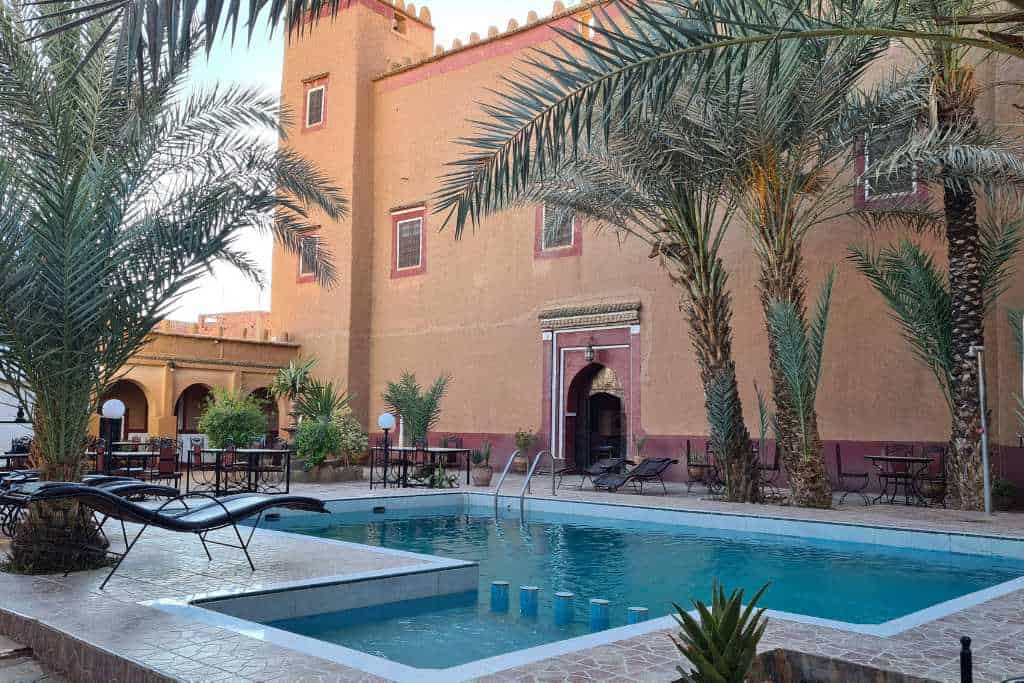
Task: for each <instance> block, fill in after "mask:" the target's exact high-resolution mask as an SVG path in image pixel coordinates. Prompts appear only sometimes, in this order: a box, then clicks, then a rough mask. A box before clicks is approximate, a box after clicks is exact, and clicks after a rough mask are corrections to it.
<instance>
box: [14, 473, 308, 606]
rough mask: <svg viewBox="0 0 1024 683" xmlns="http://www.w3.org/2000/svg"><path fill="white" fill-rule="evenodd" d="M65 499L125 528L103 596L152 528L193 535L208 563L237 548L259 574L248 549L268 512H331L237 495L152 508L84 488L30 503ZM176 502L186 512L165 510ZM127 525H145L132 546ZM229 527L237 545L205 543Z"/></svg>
mask: <svg viewBox="0 0 1024 683" xmlns="http://www.w3.org/2000/svg"><path fill="white" fill-rule="evenodd" d="M190 498H204V499H206V500H208V501H210V502H208V503H207V504H206V505H201V506H199V507H192V508H189V507H188V505H187V502H186V501H187V500H188V499H190ZM66 499H72V500H77V501H78V502H79V503H81V504H82V505H84V506H86V507H88V508H91V509H92V510H94V511H96V512H97V513H99V514H101V515H105V516H106V517H107V518H110V519H116V520H118V521H119V522H121V531H122V533H123V535H124V542H125V550H124V552H123V553H118V552H114V551H110V550H109V549H107V551H108V552H110V553H111V554H112V555H115V556H116V557H117V562H116V563H115V564H114V567H113V568H112V569H111V570H110V573H109V574H108V575H107V578H105V579H104V580H103V583H101V584H100V590H103V588H104V587H105V586H106V585H107V582H108V581H110V578H111V577H112V576H113V575H114V572H116V571H117V570H118V568H119V567H120V566H121V563H122V562H123V561H124V558H125V557H127V556H128V553H130V552H131V551H132V548H134V547H135V544H136V543H137V542H138V540H139V538H140V537H141V536H142V534H143V532H145V531H146V529H147V528H149V527H151V526H154V527H157V528H159V529H164V530H166V531H176V532H179V533H193V534H195V535H196V536H198V537H199V541H200V542H201V543H202V544H203V550H204V551H206V557H207V559H210V560H212V559H213V557H212V556H211V555H210V549H209V547H208V544H210V543H212V544H214V545H222V546H226V547H228V548H238V549H239V550H241V551H242V552H243V553H245V559H246V560H248V562H249V567H250V568H251V569H252V570H253V571H256V565H254V564H253V562H252V557H250V556H249V544H250V543H251V542H252V538H253V535H255V533H256V528H257V527H258V526H259V524H260V521H261V520H262V518H263V513H264V512H266V511H267V510H269V509H271V508H288V509H291V510H304V511H306V512H321V513H326V512H327V509H326V508H325V507H324V503H323V501H322V500H318V499H316V498H308V497H305V496H272V495H266V494H259V493H239V494H236V495H233V496H225V497H223V498H215V497H213V496H211V495H209V494H206V493H199V492H193V493H187V494H185V495H179V496H177V497H175V498H172V499H170V500H168V501H167V502H166V503H164V504H163V505H161V506H160V507H159V508H150V507H145V506H142V505H139V504H137V503H133V502H131V501H129V500H126V499H125V498H122V497H121V496H119V495H117V494H115V493H111V492H110V491H108V490H105V489H103V488H101V487H96V486H84V485H82V484H61V485H52V486H45V487H42V488H40V489H39V490H38V491H37V492H36V493H34V494H33V495H32V496H31V497H30V498H29V502H32V503H34V502H40V501H49V500H66ZM174 502H178V503H181V504H182V505H183V506H184V507H182V508H176V509H171V510H167V506H168V505H170V504H172V503H174ZM254 516H255V517H256V522H255V523H254V524H253V526H252V530H251V531H250V532H249V536H248V537H247V538H243V537H242V533H241V532H240V531H239V530H238V522H240V521H242V520H243V519H247V518H249V517H254ZM125 522H131V523H134V524H141V525H142V528H141V529H140V530H139V532H138V533H137V534H135V537H134V538H132V539H131V540H130V541H129V539H128V531H127V529H126V528H125ZM228 527H231V529H232V530H233V531H234V532H235V536H236V537H237V538H238V545H234V544H232V543H225V542H223V541H213V540H210V539H209V538H207V534H209V533H210V532H211V531H216V530H218V529H226V528H228Z"/></svg>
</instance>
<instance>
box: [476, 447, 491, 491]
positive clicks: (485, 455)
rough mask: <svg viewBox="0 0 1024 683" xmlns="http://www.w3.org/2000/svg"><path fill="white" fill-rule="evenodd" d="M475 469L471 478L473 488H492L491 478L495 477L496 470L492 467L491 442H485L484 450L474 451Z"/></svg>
mask: <svg viewBox="0 0 1024 683" xmlns="http://www.w3.org/2000/svg"><path fill="white" fill-rule="evenodd" d="M471 457H472V460H473V469H472V470H471V471H470V477H471V478H472V480H473V486H490V485H491V477H493V476H494V468H493V467H491V442H490V441H485V442H484V445H483V447H482V448H479V449H477V450H475V451H473V454H472V456H471Z"/></svg>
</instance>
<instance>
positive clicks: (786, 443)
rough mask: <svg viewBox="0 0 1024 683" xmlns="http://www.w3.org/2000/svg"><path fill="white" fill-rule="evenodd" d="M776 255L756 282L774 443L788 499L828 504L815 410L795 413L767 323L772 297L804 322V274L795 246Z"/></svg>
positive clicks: (829, 492) (829, 490)
mask: <svg viewBox="0 0 1024 683" xmlns="http://www.w3.org/2000/svg"><path fill="white" fill-rule="evenodd" d="M777 256H778V258H775V259H772V261H773V262H772V263H768V262H763V263H762V264H761V282H760V289H761V305H762V307H763V309H764V316H765V326H766V328H767V330H768V356H769V357H768V361H769V366H770V368H771V373H772V398H773V401H774V403H775V420H776V425H777V432H778V433H777V437H778V443H777V444H776V448H778V449H780V450H779V455H780V456H781V459H782V462H783V464H784V465H785V466H786V474H787V476H788V477H789V488H790V495H791V496H792V499H793V502H794V503H796V504H797V505H799V506H801V507H814V508H830V507H832V484H831V482H830V481H829V478H828V472H827V470H826V469H825V461H824V459H823V458H822V447H821V437H820V435H819V434H818V415H817V411H815V410H814V408H813V407H812V408H810V409H809V414H807V415H803V416H801V415H800V414H799V410H798V408H797V406H796V405H794V402H793V397H792V396H791V395H790V391H789V384H788V383H787V382H786V379H785V376H784V375H783V371H782V367H781V366H780V363H779V356H778V348H777V345H776V339H775V335H773V334H772V331H771V326H770V325H769V324H768V317H769V310H770V307H771V305H772V302H775V301H785V302H790V303H792V304H793V306H794V309H795V310H796V311H797V312H798V315H799V316H800V320H801V322H802V323H804V324H805V325H806V316H807V310H806V304H805V289H806V286H807V282H806V280H805V278H804V276H803V258H802V256H801V254H800V248H799V246H797V245H793V246H791V247H790V249H789V250H788V251H787V252H785V253H780V254H778V255H777ZM801 418H802V419H801ZM801 423H803V424H805V425H806V438H804V436H803V435H802V434H801V428H800V425H801Z"/></svg>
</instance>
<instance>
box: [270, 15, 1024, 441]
mask: <svg viewBox="0 0 1024 683" xmlns="http://www.w3.org/2000/svg"><path fill="white" fill-rule="evenodd" d="M359 16H360V19H359V20H358V21H357V20H355V19H352V18H351V17H352V15H344V14H343V15H342V17H340V18H339V20H338V22H337V24H336V25H335V26H333V27H331V28H329V29H323V28H321V29H318V32H317V33H314V34H313V36H314V37H313V38H312V39H307V42H306V43H303V44H300V45H298V46H296V47H290V48H289V49H288V51H287V53H286V66H285V76H284V81H283V88H284V92H285V98H286V101H289V102H294V101H296V97H297V92H298V90H297V89H298V88H299V87H300V85H299V84H300V81H301V78H302V76H303V75H306V74H311V73H314V72H319V71H323V70H324V68H323V67H322V66H321V64H323V63H324V62H323V61H322V60H321V57H320V56H319V55H320V54H321V53H327V52H328V51H327V50H320V51H317V50H314V49H311V47H310V44H309V42H310V41H313V42H315V44H316V45H320V46H332V50H333V51H334V52H333V54H336V57H335V60H336V61H339V60H340V61H344V60H345V58H346V56H347V55H349V54H350V52H351V50H353V49H356V48H354V47H353V43H354V42H355V41H356V39H355V38H354V37H353V36H354V35H356V34H352V33H348V34H346V31H349V30H351V27H354V26H360V27H362V28H363V29H364V30H365V33H363V34H358V35H359V36H360V37H359V38H358V41H359V45H360V46H364V49H365V46H369V45H371V44H372V43H371V39H370V38H366V37H364V36H367V35H369V36H373V35H377V34H376V33H374V31H373V30H371V29H372V27H373V26H374V25H375V22H377V18H376V17H374V16H372V15H371V14H369V13H367V12H365V11H363V12H362V14H361V15H359ZM346 22H347V23H346ZM378 23H379V22H378ZM547 30H548V29H546V28H545V27H543V26H541V27H537V28H534V29H532V31H547ZM530 32H531V31H527V32H525V33H527V34H529V33H530ZM517 35H518V36H522V35H523V33H520V34H517ZM346 36H347V37H346ZM502 40H503V39H501V38H499V39H498V40H497V41H493V42H490V43H485V44H482V45H479V46H476V47H474V48H470V49H469V50H465V51H462V52H457V53H455V54H453V55H451V56H448V57H442V58H440V59H439V60H438V61H437V62H436V63H431V64H427V65H424V66H421V67H416V68H413V69H412V70H409V71H406V72H404V73H401V74H397V75H395V76H391V77H387V78H383V79H381V80H378V81H377V82H375V83H374V85H373V98H372V105H371V109H372V117H371V118H370V119H369V121H370V122H371V123H370V124H369V125H366V119H359V121H360V123H361V124H362V127H360V128H359V129H358V130H359V131H360V134H361V137H360V139H362V140H367V139H369V140H372V143H373V145H372V149H370V150H364V152H365V155H364V156H361V157H358V158H359V159H360V160H361V161H362V162H363V163H360V164H359V165H358V166H352V165H349V166H347V167H346V166H345V165H344V162H343V161H342V160H343V159H348V158H350V157H349V155H350V154H352V151H351V149H350V148H351V146H352V143H351V137H350V135H349V131H350V129H349V128H347V127H344V128H341V129H336V128H334V127H333V126H331V127H329V129H328V130H325V131H323V132H322V133H320V134H319V137H318V138H317V143H316V144H308V141H307V139H304V138H299V140H298V142H297V143H296V147H297V148H300V149H301V150H303V151H304V153H307V154H309V155H310V156H312V157H313V158H314V159H317V160H318V161H320V162H321V163H322V164H324V165H325V166H330V168H331V170H332V171H333V172H335V173H337V174H338V176H339V179H340V180H341V182H342V183H343V184H346V187H353V185H351V182H352V181H355V182H356V183H357V185H356V186H355V188H356V189H355V198H356V201H357V209H356V212H355V215H354V220H353V221H352V222H345V223H343V224H342V225H336V226H335V225H332V226H330V227H329V231H330V239H331V240H332V247H333V248H335V249H336V251H337V252H338V253H340V254H342V255H343V256H344V257H345V258H350V259H351V263H353V264H355V265H357V267H356V268H354V269H353V270H352V271H351V272H350V273H346V272H343V278H349V277H351V278H352V280H353V281H358V282H359V287H360V290H359V292H360V294H364V295H365V294H367V293H369V295H370V296H369V301H371V302H372V303H371V307H370V310H369V311H368V312H366V311H363V316H364V317H361V318H360V319H359V320H358V321H357V322H356V324H352V311H353V307H352V305H351V300H352V297H353V291H354V285H353V286H350V285H343V286H342V287H341V288H339V290H335V291H332V292H330V293H324V292H320V291H317V290H315V289H313V288H302V287H295V286H294V285H293V284H292V280H291V278H290V277H289V275H288V273H289V272H294V269H295V262H294V259H293V258H291V257H286V256H283V255H282V253H281V252H280V250H278V251H277V252H276V253H275V273H281V275H280V276H279V277H275V282H274V304H273V311H274V313H273V315H274V320H275V324H278V323H277V321H278V320H280V321H282V322H281V323H280V324H283V325H284V326H286V327H287V328H288V329H290V330H294V331H295V335H296V339H297V340H298V341H299V342H301V343H302V345H303V348H302V352H303V354H305V355H316V356H318V357H320V358H321V359H322V367H324V368H325V369H328V370H329V371H330V372H331V374H333V375H335V376H338V377H346V376H347V377H349V378H350V386H351V388H352V389H353V390H355V391H357V392H359V393H360V394H362V395H364V396H368V397H369V403H368V405H367V406H366V408H368V411H367V412H368V414H369V415H375V414H376V413H377V412H379V411H381V410H383V405H382V402H381V401H380V398H379V396H380V393H381V391H382V390H383V388H384V386H385V382H386V381H387V380H389V379H394V378H396V377H397V376H398V374H399V373H400V372H401V370H403V369H410V370H414V371H416V372H417V374H418V375H419V377H420V379H421V380H422V381H424V382H427V381H429V380H430V379H432V378H433V377H434V376H435V375H436V374H437V373H439V372H441V371H450V372H452V373H453V375H454V378H455V379H454V383H453V384H452V386H451V390H450V394H449V397H448V398H447V399H446V402H445V406H446V407H445V411H444V415H443V419H442V424H441V425H440V428H439V429H440V430H441V431H459V432H479V433H509V432H512V431H514V430H516V429H519V428H522V427H524V426H532V427H537V426H539V425H540V422H541V414H540V413H541V397H542V391H543V388H542V387H541V379H542V378H541V373H542V370H541V335H540V329H539V326H538V323H537V320H536V316H537V313H538V312H539V311H540V310H542V309H544V308H549V307H551V306H557V305H567V304H572V303H578V302H588V303H589V302H602V301H621V300H630V299H639V300H640V301H641V302H642V305H643V310H642V312H641V319H642V325H641V345H642V366H641V367H642V396H641V402H642V415H643V424H642V426H643V429H644V431H646V432H648V433H651V434H656V435H685V434H704V433H706V431H707V428H706V424H705V418H704V406H703V394H702V391H701V388H700V385H699V379H698V374H697V368H696V366H695V363H694V360H693V353H692V351H691V347H690V341H689V338H688V331H687V327H686V325H685V324H684V321H683V320H682V317H681V315H680V313H679V311H678V304H679V295H678V292H677V290H675V289H674V288H673V287H672V286H671V285H670V283H669V281H668V279H667V277H666V276H665V274H664V273H663V272H661V271H660V270H659V268H658V267H657V265H656V264H655V263H654V262H652V261H650V260H649V259H648V258H647V253H646V250H645V249H643V248H642V247H641V246H640V245H638V244H636V243H633V242H626V243H625V244H622V245H620V244H618V243H617V242H616V240H615V239H614V237H612V236H610V235H596V234H594V232H592V231H589V230H587V231H585V233H584V236H583V253H582V255H581V256H579V257H569V258H558V259H536V258H535V257H534V212H533V210H532V209H524V210H519V211H512V212H508V213H506V214H503V215H501V216H497V217H494V218H491V219H489V220H487V221H486V223H485V224H484V225H483V226H482V227H480V228H478V229H477V231H476V232H475V234H467V236H466V237H465V238H464V239H463V240H462V241H461V242H456V241H455V240H454V237H453V234H452V231H451V230H450V229H448V230H444V231H441V232H438V231H439V229H440V227H441V226H440V223H441V221H440V218H439V217H437V216H431V215H430V214H429V213H428V216H427V219H426V228H425V232H426V240H427V246H426V262H427V268H426V273H424V274H423V275H420V276H415V277H408V278H400V279H392V277H391V259H392V257H393V256H392V236H391V231H392V222H391V218H390V215H389V213H390V211H391V210H392V209H393V208H395V207H398V206H407V205H411V204H416V203H420V202H424V201H429V199H430V197H431V195H432V194H433V192H434V191H435V190H436V189H437V187H438V178H439V177H440V176H441V175H442V174H443V173H444V172H445V168H444V164H445V162H447V161H451V160H454V159H457V158H458V157H459V155H460V152H461V150H460V149H459V148H458V147H457V146H456V145H455V144H453V143H452V142H451V141H452V140H453V139H455V138H457V137H458V136H460V135H465V134H468V133H470V132H471V127H470V125H469V124H468V123H466V120H467V118H470V117H473V116H475V115H477V112H478V107H477V106H476V104H475V102H476V101H477V100H478V99H480V98H481V97H485V96H486V95H485V88H487V87H494V88H497V87H500V77H501V76H502V75H503V74H507V73H509V72H510V70H511V69H512V68H514V67H516V66H517V64H518V58H519V57H521V56H522V52H518V53H512V54H502V48H501V47H500V43H501V41H502ZM474 50H476V51H479V54H480V55H486V57H485V58H483V59H480V60H479V61H474V60H473V59H472V58H467V55H469V54H472V53H473V51H474ZM438 65H441V67H442V68H437V66H438ZM417 74H419V76H417ZM420 76H422V77H420ZM332 82H333V77H332ZM344 96H345V95H343V94H341V93H339V92H338V88H335V89H334V90H333V92H332V95H331V97H332V102H335V103H336V102H338V100H339V98H341V97H344ZM348 97H354V96H353V95H351V94H350V95H348ZM358 101H359V102H363V100H361V99H360V100H358ZM342 102H343V106H345V104H344V103H345V102H348V100H342ZM355 102H356V100H355V99H353V106H356V104H355ZM356 109H357V110H360V111H361V109H360V108H359V106H356ZM311 139H312V136H310V138H309V140H311ZM353 168H355V169H357V171H356V172H353ZM353 232H354V233H355V234H356V237H357V239H358V240H360V241H359V242H357V243H356V244H354V245H353V243H352V242H351V241H350V237H349V235H351V234H352V233H353ZM367 233H369V234H370V235H371V236H372V237H368V235H367ZM899 237H901V235H899V234H885V235H879V236H877V237H875V238H870V237H869V236H868V235H867V234H866V233H865V232H864V230H863V228H862V227H861V226H860V225H859V224H856V223H854V222H852V221H849V220H837V221H835V222H833V223H832V224H829V225H826V226H822V227H819V228H818V229H817V230H816V232H815V233H814V234H813V235H811V236H810V237H809V238H808V240H807V243H806V257H807V263H806V266H807V275H808V280H809V285H810V286H809V291H810V292H811V293H812V297H813V296H815V295H816V294H817V291H818V289H819V287H820V284H821V282H822V280H823V278H824V276H825V274H826V273H827V271H828V270H829V269H830V268H831V267H832V266H833V265H837V266H838V268H839V280H838V283H837V287H836V290H835V295H834V299H833V309H832V317H831V325H830V330H829V337H828V348H827V351H826V359H825V368H824V373H823V383H822V388H821V390H820V399H819V411H820V423H821V430H822V435H823V437H824V438H826V439H830V440H832V439H835V440H858V441H868V440H934V441H942V440H944V439H945V438H946V436H947V435H948V422H949V420H948V415H947V411H946V408H945V405H944V403H943V401H942V399H941V396H940V393H939V391H938V389H937V387H936V384H935V381H934V379H933V378H932V376H931V375H930V374H929V371H928V370H927V369H925V368H923V367H922V366H921V365H920V364H919V363H918V362H917V361H916V360H915V358H914V357H913V355H912V353H911V352H910V350H909V348H908V347H907V345H906V344H905V343H904V342H903V340H902V339H901V338H900V335H899V329H898V326H897V324H896V323H895V322H894V321H892V320H891V319H890V317H889V315H888V313H887V311H886V309H885V308H884V306H883V304H882V302H881V300H880V298H879V296H878V295H877V294H876V293H875V292H874V291H873V290H872V289H871V288H870V287H869V286H868V284H867V282H866V281H865V279H864V278H863V277H861V276H860V275H859V274H857V273H856V272H855V271H854V270H853V268H852V267H851V266H850V265H849V264H848V263H847V261H846V255H847V251H846V250H847V246H848V245H850V244H852V243H856V242H863V241H865V240H869V239H874V243H875V244H876V245H880V244H883V243H885V242H887V241H890V240H895V239H898V238H899ZM922 239H924V240H925V241H926V242H927V243H929V244H930V247H931V249H932V250H933V251H934V252H936V253H939V254H941V251H942V248H941V243H939V242H937V241H934V240H931V241H930V238H928V237H924V238H922ZM367 245H369V247H370V251H362V249H364V248H366V247H367ZM349 250H351V252H350V251H349ZM724 257H725V259H726V261H727V264H728V265H729V268H730V273H731V275H730V284H731V290H732V293H733V301H734V329H735V338H736V344H735V349H734V351H735V356H736V360H737V365H738V372H739V378H740V384H741V388H742V392H743V400H744V404H745V408H746V414H747V417H748V420H749V421H750V423H751V427H752V428H753V429H755V430H756V425H755V423H756V400H755V396H754V389H753V386H754V382H755V381H757V382H759V383H760V385H761V386H762V387H765V388H767V387H768V386H769V384H770V382H769V375H768V367H767V347H766V340H765V331H764V323H763V315H762V311H761V306H760V302H759V297H758V291H757V287H756V281H757V275H758V269H757V264H756V260H755V257H754V254H753V252H752V250H751V247H750V243H749V239H748V237H747V235H746V233H745V229H744V227H743V226H742V225H737V226H736V228H735V229H734V230H733V231H732V234H731V236H730V238H729V240H728V243H727V244H726V246H725V254H724ZM940 260H941V256H940ZM367 282H369V283H372V287H369V286H367ZM1022 295H1024V286H1022V285H1021V284H1020V279H1019V278H1018V280H1017V281H1016V282H1015V283H1014V285H1013V287H1012V288H1011V291H1010V292H1009V293H1008V296H1007V298H1006V301H1007V302H1009V301H1014V300H1017V301H1020V302H1022V303H1024V296H1022ZM997 318H998V319H997ZM1004 318H1005V311H1001V312H998V313H997V314H994V316H993V321H992V327H994V328H996V330H997V331H996V334H995V336H991V335H990V336H991V341H990V347H992V356H993V358H992V362H993V365H994V366H995V365H996V364H997V363H998V367H993V368H992V370H991V373H992V374H993V375H998V376H999V377H1000V378H1002V377H1004V376H1005V375H1006V371H1005V370H1004V369H1003V368H1005V367H1006V353H1005V347H1006V346H1007V339H1006V337H1007V333H1006V331H1005V323H1003V322H1002V320H1003V319H1004ZM346 321H348V322H346ZM367 321H369V328H368V329H369V335H368V336H367V335H366V334H365V330H366V329H367V327H366V324H367ZM348 325H352V329H354V330H356V331H357V341H355V342H353V340H352V339H350V338H348V332H347V330H348V329H349V327H348ZM356 348H358V351H359V353H358V354H356V353H354V349H356ZM356 358H358V359H359V360H360V361H363V360H364V359H368V364H367V365H366V368H367V371H365V372H363V371H362V370H361V369H358V370H357V369H356V368H354V367H353V364H354V360H353V359H356ZM1013 372H1016V370H1014V371H1013ZM1007 393H1008V392H1007V389H1006V387H1005V382H1004V383H1003V385H1002V386H1000V387H999V394H1000V397H999V399H998V401H997V402H994V403H995V405H997V406H998V409H997V411H996V413H997V417H998V418H999V419H998V423H997V425H996V426H997V428H998V431H997V436H998V438H999V440H1001V441H1003V442H1012V441H1013V440H1014V435H1015V433H1016V428H1015V426H1014V425H1012V424H1010V421H1009V420H1008V416H1009V415H1010V412H1009V411H1008V409H1007V408H1006V401H1005V398H1004V397H1005V395H1006V394H1007Z"/></svg>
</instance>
